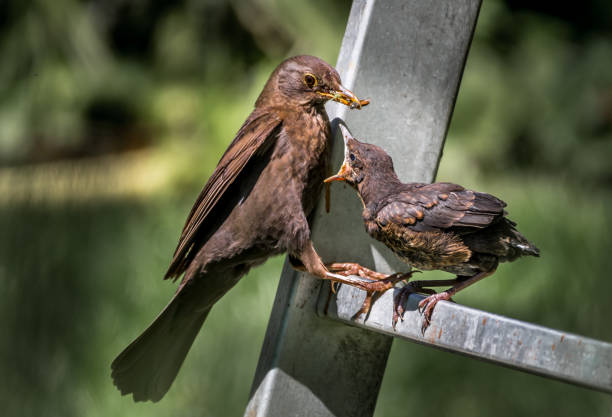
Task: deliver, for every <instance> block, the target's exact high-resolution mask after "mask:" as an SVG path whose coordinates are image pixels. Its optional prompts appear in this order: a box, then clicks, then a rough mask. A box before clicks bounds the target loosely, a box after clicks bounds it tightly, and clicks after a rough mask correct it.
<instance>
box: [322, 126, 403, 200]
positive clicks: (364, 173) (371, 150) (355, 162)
mask: <svg viewBox="0 0 612 417" xmlns="http://www.w3.org/2000/svg"><path fill="white" fill-rule="evenodd" d="M339 126H340V130H341V131H342V138H343V139H344V162H343V163H342V166H341V167H340V170H339V171H338V173H337V174H336V175H334V176H331V177H329V178H327V179H325V182H332V181H346V182H347V183H348V184H350V185H351V186H353V187H354V188H358V189H359V188H360V185H362V183H364V182H367V181H368V180H370V179H373V178H375V179H378V181H376V182H377V183H378V184H377V185H378V186H381V187H384V186H386V185H388V184H389V183H390V182H393V183H395V182H397V181H399V180H398V179H397V175H396V174H395V170H394V169H393V160H392V159H391V157H390V156H389V155H388V154H387V153H386V152H385V151H384V150H382V148H380V147H378V146H376V145H372V144H369V143H364V142H360V141H358V140H357V139H355V138H354V137H353V136H352V135H351V133H350V132H349V130H348V129H347V128H346V127H345V126H344V125H343V124H340V125H339Z"/></svg>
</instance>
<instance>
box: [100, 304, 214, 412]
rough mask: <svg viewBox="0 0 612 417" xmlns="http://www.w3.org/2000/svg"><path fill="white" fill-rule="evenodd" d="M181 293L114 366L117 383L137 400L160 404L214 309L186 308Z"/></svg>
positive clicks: (118, 358) (114, 378) (113, 370)
mask: <svg viewBox="0 0 612 417" xmlns="http://www.w3.org/2000/svg"><path fill="white" fill-rule="evenodd" d="M181 298H182V297H180V294H177V295H175V297H174V298H173V299H172V300H171V301H170V303H169V304H168V305H167V306H166V308H164V310H163V311H162V312H161V314H160V315H159V316H158V317H157V318H156V319H155V321H153V323H152V324H151V325H150V326H149V327H148V328H147V329H146V330H145V331H144V332H143V333H142V334H141V335H140V336H138V338H137V339H136V340H134V341H133V342H132V343H130V345H129V346H128V347H126V348H125V349H124V350H123V352H121V353H120V354H119V356H117V358H115V360H114V361H113V363H112V364H111V369H112V373H111V376H112V378H113V382H114V384H115V385H116V386H117V388H118V389H119V390H120V391H121V394H122V395H126V394H132V395H133V396H134V401H147V400H151V401H154V402H157V401H159V400H161V399H162V397H163V396H164V395H165V394H166V392H167V391H168V389H170V385H172V382H173V381H174V378H175V377H176V375H177V374H178V371H179V369H180V368H181V365H182V364H183V361H184V360H185V356H186V355H187V352H188V351H189V348H190V347H191V345H192V344H193V341H194V340H195V337H196V336H197V334H198V332H199V331H200V328H201V327H202V324H203V323H204V320H205V319H206V316H208V313H209V312H210V308H208V309H206V310H204V311H195V310H193V309H192V308H185V306H184V303H183V302H182V301H183V300H182V299H181Z"/></svg>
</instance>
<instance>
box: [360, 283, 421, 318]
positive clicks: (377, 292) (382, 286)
mask: <svg viewBox="0 0 612 417" xmlns="http://www.w3.org/2000/svg"><path fill="white" fill-rule="evenodd" d="M415 272H421V271H410V272H408V273H404V272H396V273H395V274H391V275H386V278H384V279H380V280H378V281H373V282H368V283H364V284H363V286H360V288H362V289H364V290H365V291H366V292H367V293H366V298H365V300H363V304H362V305H361V308H360V309H359V311H358V312H357V313H355V314H354V315H353V320H355V319H357V318H359V316H361V315H362V314H365V315H367V314H368V313H369V312H370V309H371V308H372V302H373V301H374V300H375V298H378V297H380V296H381V295H382V293H384V292H385V291H387V290H388V289H390V288H393V287H394V286H395V284H397V283H398V282H401V281H406V280H409V279H410V278H411V277H412V274H413V273H415Z"/></svg>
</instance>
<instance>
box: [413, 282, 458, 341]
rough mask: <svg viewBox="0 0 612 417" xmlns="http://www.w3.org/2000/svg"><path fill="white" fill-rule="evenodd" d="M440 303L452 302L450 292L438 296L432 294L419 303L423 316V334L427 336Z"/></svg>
mask: <svg viewBox="0 0 612 417" xmlns="http://www.w3.org/2000/svg"><path fill="white" fill-rule="evenodd" d="M438 301H452V299H451V294H450V293H449V292H448V291H443V292H441V293H438V294H432V295H430V296H429V297H427V298H424V299H423V300H421V302H420V303H419V311H420V312H421V314H423V324H422V325H421V333H422V334H425V330H427V328H428V327H429V325H430V324H431V316H432V314H433V311H434V308H435V307H436V304H438Z"/></svg>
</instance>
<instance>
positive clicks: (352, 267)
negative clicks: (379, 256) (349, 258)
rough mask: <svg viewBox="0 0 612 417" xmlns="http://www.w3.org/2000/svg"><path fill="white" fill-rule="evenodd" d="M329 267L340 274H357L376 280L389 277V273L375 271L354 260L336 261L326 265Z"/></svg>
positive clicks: (346, 275)
mask: <svg viewBox="0 0 612 417" xmlns="http://www.w3.org/2000/svg"><path fill="white" fill-rule="evenodd" d="M326 267H327V269H328V270H330V271H331V272H335V273H337V274H338V275H343V276H345V277H348V276H349V275H357V276H359V277H362V278H368V279H371V280H374V281H378V280H381V279H385V278H387V277H388V276H389V275H387V274H382V273H380V272H376V271H373V270H371V269H368V268H366V267H365V266H361V265H359V264H357V263H353V262H335V263H332V264H329V265H326Z"/></svg>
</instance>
